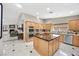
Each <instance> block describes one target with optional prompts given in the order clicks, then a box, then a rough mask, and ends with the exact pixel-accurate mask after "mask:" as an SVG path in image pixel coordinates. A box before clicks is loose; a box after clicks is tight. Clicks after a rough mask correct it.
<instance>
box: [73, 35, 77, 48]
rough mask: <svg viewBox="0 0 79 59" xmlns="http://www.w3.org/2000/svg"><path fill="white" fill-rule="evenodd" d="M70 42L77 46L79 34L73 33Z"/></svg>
mask: <svg viewBox="0 0 79 59" xmlns="http://www.w3.org/2000/svg"><path fill="white" fill-rule="evenodd" d="M72 44H73V45H75V46H78V47H79V36H77V35H74V36H73V41H72Z"/></svg>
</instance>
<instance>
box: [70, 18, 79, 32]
mask: <svg viewBox="0 0 79 59" xmlns="http://www.w3.org/2000/svg"><path fill="white" fill-rule="evenodd" d="M69 29H70V30H72V31H76V32H77V31H79V19H77V20H70V21H69Z"/></svg>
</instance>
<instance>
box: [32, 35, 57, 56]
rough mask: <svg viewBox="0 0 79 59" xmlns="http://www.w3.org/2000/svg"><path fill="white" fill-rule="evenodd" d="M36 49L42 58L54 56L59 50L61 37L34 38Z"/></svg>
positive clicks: (39, 36)
mask: <svg viewBox="0 0 79 59" xmlns="http://www.w3.org/2000/svg"><path fill="white" fill-rule="evenodd" d="M33 46H34V49H35V50H36V51H37V52H38V53H39V54H40V55H42V56H52V55H54V54H55V52H56V51H57V50H58V48H59V36H57V37H54V36H53V37H51V38H49V39H48V38H47V36H46V37H45V36H42V35H36V36H34V37H33Z"/></svg>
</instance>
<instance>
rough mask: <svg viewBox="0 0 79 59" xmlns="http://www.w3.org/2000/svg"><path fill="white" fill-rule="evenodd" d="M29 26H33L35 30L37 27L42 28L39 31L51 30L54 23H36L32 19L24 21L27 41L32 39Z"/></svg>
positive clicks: (25, 39)
mask: <svg viewBox="0 0 79 59" xmlns="http://www.w3.org/2000/svg"><path fill="white" fill-rule="evenodd" d="M29 27H33V29H34V32H35V30H36V29H38V30H40V31H39V32H42V30H43V29H45V30H48V31H49V30H51V27H52V24H43V23H36V22H32V21H25V22H24V41H26V42H28V41H31V40H30V38H29ZM39 32H38V33H39Z"/></svg>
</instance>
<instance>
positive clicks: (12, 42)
mask: <svg viewBox="0 0 79 59" xmlns="http://www.w3.org/2000/svg"><path fill="white" fill-rule="evenodd" d="M0 56H40V55H39V54H38V53H37V52H36V51H35V50H34V49H33V42H30V43H25V42H24V41H23V40H17V37H14V38H13V37H9V35H7V34H4V35H3V38H2V39H1V40H0ZM54 56H79V48H78V47H73V46H70V45H67V44H64V43H60V47H59V50H58V51H57V52H56V53H55V55H54Z"/></svg>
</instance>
